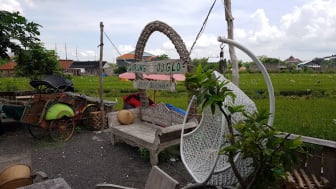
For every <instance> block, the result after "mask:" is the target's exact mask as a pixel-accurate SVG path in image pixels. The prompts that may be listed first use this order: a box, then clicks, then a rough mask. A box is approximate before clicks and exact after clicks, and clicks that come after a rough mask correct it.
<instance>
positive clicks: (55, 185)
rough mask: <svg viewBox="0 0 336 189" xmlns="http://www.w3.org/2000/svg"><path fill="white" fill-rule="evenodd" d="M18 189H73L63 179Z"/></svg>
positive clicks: (49, 180)
mask: <svg viewBox="0 0 336 189" xmlns="http://www.w3.org/2000/svg"><path fill="white" fill-rule="evenodd" d="M18 189H71V187H70V186H69V184H68V183H67V182H66V181H65V180H64V179H63V178H61V177H59V178H55V179H48V180H45V181H43V182H37V183H34V184H32V185H28V186H23V187H20V188H18Z"/></svg>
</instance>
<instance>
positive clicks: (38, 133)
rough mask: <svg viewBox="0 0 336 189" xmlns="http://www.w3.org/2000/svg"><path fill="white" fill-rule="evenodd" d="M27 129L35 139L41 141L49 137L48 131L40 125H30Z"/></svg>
mask: <svg viewBox="0 0 336 189" xmlns="http://www.w3.org/2000/svg"><path fill="white" fill-rule="evenodd" d="M27 127H28V131H29V133H30V135H31V136H33V137H34V138H35V139H38V140H40V139H43V138H46V137H47V136H48V130H46V129H43V128H41V127H39V126H38V125H32V124H28V125H27Z"/></svg>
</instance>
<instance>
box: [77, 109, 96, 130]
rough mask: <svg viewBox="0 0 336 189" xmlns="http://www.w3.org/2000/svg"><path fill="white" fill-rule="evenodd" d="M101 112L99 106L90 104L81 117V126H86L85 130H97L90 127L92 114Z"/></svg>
mask: <svg viewBox="0 0 336 189" xmlns="http://www.w3.org/2000/svg"><path fill="white" fill-rule="evenodd" d="M98 110H99V107H98V105H96V104H89V105H87V106H86V107H85V108H84V111H83V113H82V115H81V119H80V125H81V126H84V127H85V128H87V129H89V130H97V129H94V128H93V127H92V126H90V121H89V120H90V113H91V112H96V111H98Z"/></svg>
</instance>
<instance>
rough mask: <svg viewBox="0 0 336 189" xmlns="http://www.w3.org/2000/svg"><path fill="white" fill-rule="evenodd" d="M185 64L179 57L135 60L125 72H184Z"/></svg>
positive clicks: (185, 70) (167, 73)
mask: <svg viewBox="0 0 336 189" xmlns="http://www.w3.org/2000/svg"><path fill="white" fill-rule="evenodd" d="M187 71H188V70H187V64H186V63H182V62H181V60H180V59H171V60H160V61H152V62H137V63H134V64H131V65H130V66H128V68H127V72H133V73H145V74H165V75H169V74H175V73H183V74H184V73H186V72H187Z"/></svg>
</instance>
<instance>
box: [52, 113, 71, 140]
mask: <svg viewBox="0 0 336 189" xmlns="http://www.w3.org/2000/svg"><path fill="white" fill-rule="evenodd" d="M74 131H75V122H74V120H73V119H72V118H62V119H56V120H53V121H51V123H50V126H49V135H50V137H51V138H52V139H53V140H54V141H56V142H66V141H68V140H70V139H71V137H72V136H73V134H74Z"/></svg>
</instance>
